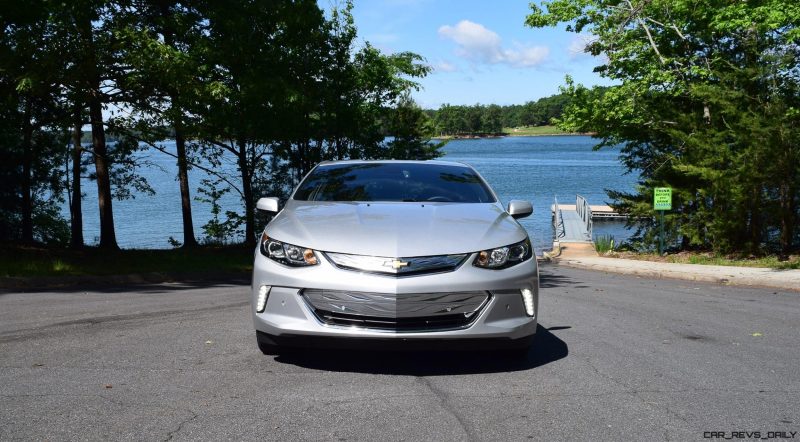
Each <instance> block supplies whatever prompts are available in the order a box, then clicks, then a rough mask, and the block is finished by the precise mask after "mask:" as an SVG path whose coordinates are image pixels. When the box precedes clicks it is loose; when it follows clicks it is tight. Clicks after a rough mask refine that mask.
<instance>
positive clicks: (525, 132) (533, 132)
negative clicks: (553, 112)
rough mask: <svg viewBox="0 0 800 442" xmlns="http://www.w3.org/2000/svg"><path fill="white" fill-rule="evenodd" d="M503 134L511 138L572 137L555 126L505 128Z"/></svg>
mask: <svg viewBox="0 0 800 442" xmlns="http://www.w3.org/2000/svg"><path fill="white" fill-rule="evenodd" d="M503 133H504V134H506V135H509V136H512V137H530V136H543V135H572V134H570V133H569V132H564V131H563V130H561V129H559V128H557V127H555V126H522V127H505V128H503Z"/></svg>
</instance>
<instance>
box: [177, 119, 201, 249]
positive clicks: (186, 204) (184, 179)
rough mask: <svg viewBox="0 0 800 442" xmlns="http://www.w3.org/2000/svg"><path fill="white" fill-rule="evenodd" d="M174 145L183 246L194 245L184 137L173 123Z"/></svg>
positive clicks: (195, 242) (195, 244) (178, 126)
mask: <svg viewBox="0 0 800 442" xmlns="http://www.w3.org/2000/svg"><path fill="white" fill-rule="evenodd" d="M175 147H176V149H177V154H178V181H179V182H180V188H181V214H182V215H183V247H187V248H188V247H196V246H197V240H196V239H195V237H194V223H193V222H192V199H191V195H190V193H189V172H188V166H187V162H186V138H185V137H184V135H183V128H181V127H180V125H179V124H178V123H175Z"/></svg>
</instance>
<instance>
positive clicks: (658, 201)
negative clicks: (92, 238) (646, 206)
mask: <svg viewBox="0 0 800 442" xmlns="http://www.w3.org/2000/svg"><path fill="white" fill-rule="evenodd" d="M653 209H654V210H672V188H671V187H656V188H654V189H653Z"/></svg>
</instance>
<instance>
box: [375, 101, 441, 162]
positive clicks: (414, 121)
mask: <svg viewBox="0 0 800 442" xmlns="http://www.w3.org/2000/svg"><path fill="white" fill-rule="evenodd" d="M389 131H390V133H391V134H392V135H393V137H392V140H391V141H389V142H388V143H387V146H386V153H385V156H386V158H402V159H411V160H430V159H434V158H437V157H439V156H441V155H442V154H441V152H440V151H439V149H441V148H442V147H443V146H444V144H445V143H442V142H439V143H434V142H431V136H433V133H434V127H433V122H432V121H431V119H430V117H428V116H427V115H426V114H425V113H424V112H423V111H422V109H421V108H420V107H419V106H417V104H416V103H414V101H413V100H412V99H411V96H410V95H405V96H403V97H402V98H401V99H400V102H399V103H398V104H397V107H395V108H394V109H392V111H391V113H390V116H389Z"/></svg>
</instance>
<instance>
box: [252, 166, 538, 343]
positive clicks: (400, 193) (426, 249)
mask: <svg viewBox="0 0 800 442" xmlns="http://www.w3.org/2000/svg"><path fill="white" fill-rule="evenodd" d="M257 208H258V209H259V210H260V211H264V212H272V213H277V215H276V216H275V217H274V218H273V219H272V221H271V222H270V223H269V224H268V225H267V227H266V228H265V229H264V232H263V234H262V235H261V238H260V239H259V241H258V247H257V249H256V251H255V262H254V265H253V283H252V306H253V322H254V324H255V329H256V335H257V340H258V346H259V348H260V349H261V351H262V352H264V353H265V354H276V353H279V352H281V351H282V350H285V349H288V348H297V347H308V346H326V347H341V346H357V347H377V348H395V347H394V346H396V347H397V348H406V347H410V348H416V347H425V348H428V347H431V346H437V345H443V346H444V347H445V348H448V349H450V348H456V347H458V348H468V349H473V348H480V349H507V350H510V351H512V352H515V351H518V350H527V348H528V347H529V346H530V344H531V342H532V340H533V337H534V335H535V333H536V327H537V314H538V298H539V271H538V267H537V264H536V256H535V254H534V251H533V249H532V247H531V242H530V240H529V238H528V235H527V233H526V231H525V229H524V228H523V227H522V226H520V225H519V223H518V222H517V221H516V218H522V217H525V216H528V215H530V214H531V213H532V207H531V204H530V202H528V201H517V200H515V201H511V202H510V203H509V205H508V208H507V209H506V208H504V207H503V206H502V205H501V204H500V202H498V199H497V196H496V195H495V193H494V192H493V191H492V189H491V188H490V187H489V186H488V185H487V184H486V181H485V180H484V179H483V178H482V177H481V176H480V175H479V174H478V172H476V171H475V170H474V169H473V168H472V167H470V166H468V165H465V164H461V163H454V162H446V161H339V162H324V163H321V164H319V165H318V166H316V167H315V168H314V169H313V170H312V171H311V172H310V173H309V174H308V175H307V176H306V177H305V178H304V179H303V181H302V182H301V183H300V185H299V186H298V187H297V188H296V189H295V191H294V193H293V194H292V196H291V197H290V198H289V200H288V201H287V202H286V205H285V206H284V207H283V209H282V210H280V211H279V208H278V199H277V198H262V199H260V200H259V201H258V203H257Z"/></svg>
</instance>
